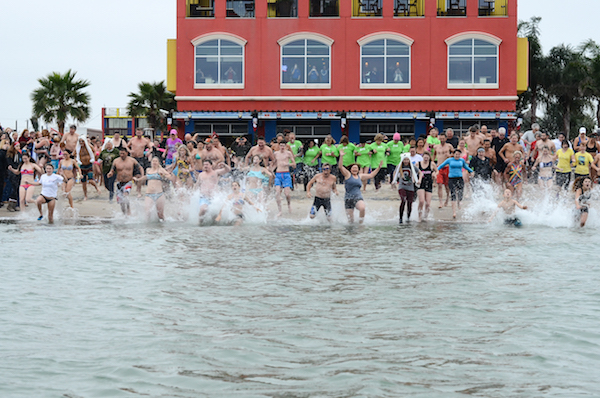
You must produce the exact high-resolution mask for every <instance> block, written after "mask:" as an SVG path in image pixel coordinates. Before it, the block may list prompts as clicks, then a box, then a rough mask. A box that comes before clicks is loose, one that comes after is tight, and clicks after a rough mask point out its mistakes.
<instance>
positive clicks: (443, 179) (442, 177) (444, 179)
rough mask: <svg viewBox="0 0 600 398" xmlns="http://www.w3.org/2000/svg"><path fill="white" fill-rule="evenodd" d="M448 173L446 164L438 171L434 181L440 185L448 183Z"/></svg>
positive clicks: (448, 169)
mask: <svg viewBox="0 0 600 398" xmlns="http://www.w3.org/2000/svg"><path fill="white" fill-rule="evenodd" d="M449 173H450V168H449V167H448V166H446V167H444V168H443V169H441V170H439V171H438V174H437V177H436V178H435V182H437V183H438V184H442V185H448V180H449V179H448V174H449Z"/></svg>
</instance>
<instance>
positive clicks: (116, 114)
mask: <svg viewBox="0 0 600 398" xmlns="http://www.w3.org/2000/svg"><path fill="white" fill-rule="evenodd" d="M138 127H139V128H143V129H144V134H145V135H146V136H148V137H153V131H154V129H152V128H150V126H149V125H148V121H147V120H146V117H145V116H140V117H133V116H131V115H129V111H128V110H127V108H102V135H103V136H104V137H112V136H113V135H114V134H115V133H119V134H121V136H122V137H126V138H131V137H133V136H134V135H135V129H136V128H138Z"/></svg>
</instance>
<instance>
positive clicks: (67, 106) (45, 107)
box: [31, 69, 90, 134]
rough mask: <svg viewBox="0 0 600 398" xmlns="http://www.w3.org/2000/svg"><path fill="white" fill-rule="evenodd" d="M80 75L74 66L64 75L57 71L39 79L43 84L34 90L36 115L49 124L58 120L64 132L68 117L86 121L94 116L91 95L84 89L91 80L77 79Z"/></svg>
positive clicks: (34, 114)
mask: <svg viewBox="0 0 600 398" xmlns="http://www.w3.org/2000/svg"><path fill="white" fill-rule="evenodd" d="M76 74H77V72H72V71H71V70H70V69H69V70H68V71H67V72H66V73H65V74H64V75H61V74H60V73H58V72H53V73H51V74H49V75H48V76H47V77H43V78H40V79H38V82H39V83H40V86H41V87H40V88H38V89H36V90H34V91H33V92H32V93H31V100H32V101H33V117H34V118H40V117H41V118H42V119H44V120H45V121H46V122H47V123H52V122H54V121H56V123H57V124H58V130H59V131H60V133H61V134H63V133H64V132H65V123H66V121H67V118H69V117H71V118H73V120H75V121H77V122H85V121H86V120H87V119H88V118H89V117H90V106H89V102H90V95H89V94H88V93H87V92H84V91H83V89H84V88H86V87H88V86H89V85H90V82H89V81H87V80H75V75H76Z"/></svg>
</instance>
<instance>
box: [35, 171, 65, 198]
mask: <svg viewBox="0 0 600 398" xmlns="http://www.w3.org/2000/svg"><path fill="white" fill-rule="evenodd" d="M63 181H64V179H63V178H62V176H59V175H58V174H51V175H48V174H44V175H42V176H41V177H40V184H42V195H43V196H45V197H47V198H56V197H57V196H58V186H59V185H60V184H62V183H63Z"/></svg>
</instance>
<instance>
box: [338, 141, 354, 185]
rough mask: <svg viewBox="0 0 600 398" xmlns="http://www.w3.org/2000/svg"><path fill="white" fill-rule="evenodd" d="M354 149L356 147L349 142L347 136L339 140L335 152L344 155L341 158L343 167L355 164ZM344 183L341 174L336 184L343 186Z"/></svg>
mask: <svg viewBox="0 0 600 398" xmlns="http://www.w3.org/2000/svg"><path fill="white" fill-rule="evenodd" d="M355 149H356V146H355V145H354V144H353V143H351V142H350V140H348V137H347V136H343V137H342V138H341V139H340V144H339V145H338V146H337V150H338V154H339V153H342V152H343V153H344V157H343V158H342V164H343V165H344V167H348V166H350V165H351V164H354V163H355V162H356V159H355V156H354V150H355ZM343 183H344V176H343V175H341V173H340V174H339V175H338V184H343Z"/></svg>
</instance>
